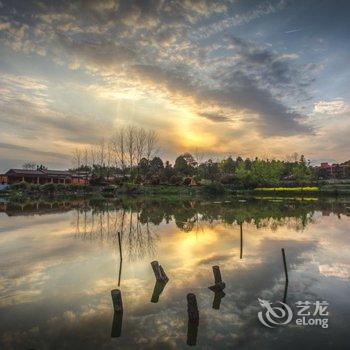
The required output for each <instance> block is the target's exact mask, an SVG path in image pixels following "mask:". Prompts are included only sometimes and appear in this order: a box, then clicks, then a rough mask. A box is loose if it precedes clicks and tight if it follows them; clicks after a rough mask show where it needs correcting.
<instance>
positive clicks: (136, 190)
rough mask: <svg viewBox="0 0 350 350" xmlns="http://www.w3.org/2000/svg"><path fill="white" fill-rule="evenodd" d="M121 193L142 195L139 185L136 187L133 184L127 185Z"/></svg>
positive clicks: (124, 185) (120, 190)
mask: <svg viewBox="0 0 350 350" xmlns="http://www.w3.org/2000/svg"><path fill="white" fill-rule="evenodd" d="M118 192H119V193H122V194H138V193H140V192H141V191H140V187H139V186H138V185H134V184H132V183H125V184H123V186H122V187H121V188H120V189H119V190H118Z"/></svg>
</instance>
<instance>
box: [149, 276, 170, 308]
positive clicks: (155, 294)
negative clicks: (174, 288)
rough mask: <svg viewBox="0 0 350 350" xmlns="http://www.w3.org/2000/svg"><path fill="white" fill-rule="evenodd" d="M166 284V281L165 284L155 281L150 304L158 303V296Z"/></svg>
mask: <svg viewBox="0 0 350 350" xmlns="http://www.w3.org/2000/svg"><path fill="white" fill-rule="evenodd" d="M167 283H168V281H166V282H160V281H156V284H155V285H154V288H153V294H152V298H151V303H158V300H159V296H160V295H161V294H162V292H163V290H164V288H165V286H166V284H167Z"/></svg>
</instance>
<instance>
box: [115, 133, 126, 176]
mask: <svg viewBox="0 0 350 350" xmlns="http://www.w3.org/2000/svg"><path fill="white" fill-rule="evenodd" d="M111 141H112V149H113V153H114V156H115V157H114V162H115V166H118V165H119V166H120V167H121V169H122V171H123V173H124V172H125V167H126V140H125V128H120V129H118V130H117V131H116V132H115V134H114V135H113V137H112V140H111Z"/></svg>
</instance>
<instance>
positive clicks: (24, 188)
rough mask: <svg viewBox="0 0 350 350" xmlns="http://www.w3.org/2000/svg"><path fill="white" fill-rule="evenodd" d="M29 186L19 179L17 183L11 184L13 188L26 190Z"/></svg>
mask: <svg viewBox="0 0 350 350" xmlns="http://www.w3.org/2000/svg"><path fill="white" fill-rule="evenodd" d="M29 188H30V184H29V183H28V182H25V181H21V182H19V183H16V184H13V185H11V189H14V190H28V189H29Z"/></svg>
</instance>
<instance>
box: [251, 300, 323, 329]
mask: <svg viewBox="0 0 350 350" xmlns="http://www.w3.org/2000/svg"><path fill="white" fill-rule="evenodd" d="M258 301H259V303H260V305H261V306H262V307H263V310H262V311H259V312H258V318H259V321H260V322H261V323H262V324H263V325H264V326H265V327H268V328H274V327H275V326H285V325H287V324H289V323H291V321H292V319H293V311H292V309H291V307H290V306H289V305H287V304H286V303H283V302H281V301H278V302H277V303H275V304H277V305H273V304H272V303H271V302H270V301H268V300H264V299H260V298H258ZM311 305H313V306H315V307H314V308H313V312H311ZM295 306H296V307H297V308H298V311H297V313H296V316H298V317H297V318H296V319H295V324H296V325H297V326H320V327H322V328H328V326H329V325H328V315H329V312H328V311H327V309H328V306H329V303H328V302H327V301H318V300H317V301H315V302H310V301H297V302H296V303H295ZM316 316H318V317H316Z"/></svg>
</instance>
